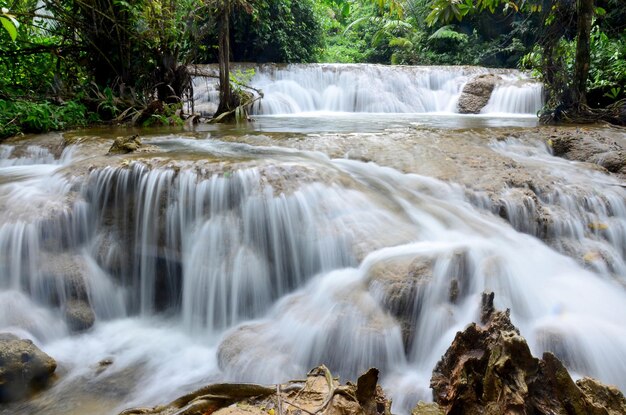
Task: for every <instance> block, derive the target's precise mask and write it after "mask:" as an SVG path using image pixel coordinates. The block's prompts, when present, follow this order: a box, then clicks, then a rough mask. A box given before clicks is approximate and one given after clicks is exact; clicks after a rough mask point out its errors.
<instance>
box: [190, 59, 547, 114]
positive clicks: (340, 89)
mask: <svg viewBox="0 0 626 415" xmlns="http://www.w3.org/2000/svg"><path fill="white" fill-rule="evenodd" d="M210 69H211V67H209V68H208V70H210ZM235 72H236V70H235ZM486 73H495V74H498V75H499V76H500V77H501V83H500V84H499V85H498V86H497V87H496V89H495V90H494V93H493V95H492V98H491V100H490V101H489V103H488V105H487V107H485V108H484V109H483V111H482V113H484V114H492V115H493V114H507V115H509V116H510V115H511V114H517V115H522V114H523V115H535V114H536V113H537V111H539V110H540V109H541V107H542V87H541V84H539V83H537V82H534V81H532V80H531V79H530V78H529V77H528V76H527V75H525V74H523V73H521V72H517V71H514V70H502V69H487V68H479V67H452V66H449V67H447V66H440V67H436V66H385V65H346V64H323V65H319V64H310V65H288V66H284V67H280V66H272V65H266V66H261V67H257V68H255V76H254V77H253V78H252V80H251V82H250V84H251V86H253V87H254V88H256V89H260V90H261V91H263V94H264V96H263V99H262V100H260V101H258V102H257V103H255V105H254V107H253V108H252V113H253V114H255V115H285V114H303V113H316V112H331V113H342V112H349V113H353V112H364V113H386V114H390V113H419V114H424V113H441V114H452V113H457V101H458V99H459V96H460V95H461V91H462V90H463V86H464V85H465V84H466V83H467V82H468V81H469V80H470V79H472V78H473V77H475V76H477V75H481V74H486ZM195 100H196V107H197V109H198V110H201V111H206V112H214V111H215V109H216V108H217V103H218V100H219V95H218V93H217V89H216V86H215V84H213V83H207V81H205V80H202V79H200V78H198V79H196V81H195Z"/></svg>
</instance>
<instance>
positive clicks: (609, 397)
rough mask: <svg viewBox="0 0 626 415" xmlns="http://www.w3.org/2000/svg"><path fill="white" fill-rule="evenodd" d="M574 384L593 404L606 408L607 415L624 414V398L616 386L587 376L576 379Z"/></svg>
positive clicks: (625, 410) (625, 409)
mask: <svg viewBox="0 0 626 415" xmlns="http://www.w3.org/2000/svg"><path fill="white" fill-rule="evenodd" d="M576 385H577V386H578V387H579V388H580V389H581V390H582V391H583V393H584V394H585V396H587V398H588V399H589V400H590V401H591V403H592V404H593V405H594V406H597V407H601V408H606V410H607V413H608V415H621V414H626V399H624V395H623V394H622V392H620V391H619V390H618V389H617V388H616V387H614V386H607V385H604V384H602V383H600V382H598V381H597V380H596V379H592V378H587V377H585V378H582V379H580V380H577V381H576Z"/></svg>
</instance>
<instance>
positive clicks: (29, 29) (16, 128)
mask: <svg viewBox="0 0 626 415" xmlns="http://www.w3.org/2000/svg"><path fill="white" fill-rule="evenodd" d="M621 2H622V0H597V1H592V0H579V1H578V2H575V1H574V0H156V1H148V0H128V1H127V0H91V1H85V0H39V1H37V0H13V1H10V0H9V1H7V0H0V6H2V11H1V12H0V21H1V23H2V26H3V29H0V108H1V111H0V136H8V135H12V134H15V133H16V132H20V131H33V132H38V131H46V130H50V129H60V128H68V127H72V126H79V125H83V124H85V123H86V122H88V121H91V120H104V121H106V120H133V121H135V122H141V123H143V124H149V123H154V122H158V123H162V122H172V121H171V118H172V117H170V116H169V114H176V113H177V110H179V109H181V110H182V109H183V108H182V104H183V102H185V101H186V98H188V96H189V94H190V93H191V82H190V80H191V77H190V74H189V72H188V69H187V68H188V66H187V65H188V64H189V63H192V62H196V63H207V62H220V69H221V83H222V84H223V88H222V95H221V98H222V101H223V105H222V106H221V110H220V112H228V111H232V110H233V109H234V108H236V107H237V106H238V105H239V104H241V103H242V102H244V101H245V96H238V95H237V94H236V93H233V92H232V91H231V89H230V82H228V80H229V79H231V78H232V76H231V74H230V73H229V70H228V61H252V62H289V63H290V62H376V63H388V64H417V65H430V64H452V65H454V64H463V65H466V64H472V65H485V66H494V67H495V66H499V67H522V68H526V69H529V70H532V71H534V73H535V74H536V76H538V77H540V78H542V79H543V80H544V82H545V83H546V84H547V86H548V88H547V90H548V93H549V100H548V108H547V110H548V111H547V113H550V114H552V115H553V116H554V115H555V114H556V115H557V117H556V118H558V114H559V113H560V112H562V109H563V107H564V106H565V107H568V108H569V107H571V106H572V105H574V103H576V105H578V104H580V103H582V104H588V105H589V107H607V106H610V105H611V104H614V103H616V102H619V101H620V100H621V99H624V98H625V97H626V91H625V90H624V85H626V10H625V9H624V8H623V7H620V3H621ZM581 4H582V5H586V6H587V8H586V9H582V8H581V7H582V6H581ZM622 5H623V3H622ZM577 7H578V8H577ZM587 26H588V27H587ZM583 29H584V30H583ZM581 33H582V39H583V40H584V39H587V41H588V42H589V43H588V47H586V49H585V48H583V46H584V45H585V44H586V43H585V41H580V39H581V37H580V36H581ZM577 39H578V41H577ZM578 45H580V47H579V46H578ZM581 48H582V49H584V50H581ZM581 54H582V55H581ZM585 54H586V55H589V63H588V65H587V67H585V63H584V62H583V61H582V60H581V59H582V58H581V57H584V56H585ZM577 62H578V63H577ZM583 69H584V70H583ZM581 71H582V72H581ZM581 79H582V80H581ZM576 82H578V84H575V83H576ZM580 90H584V91H585V92H587V93H586V94H585V95H583V96H581V95H580V94H579V93H578V92H576V91H580ZM44 114H47V115H44ZM553 118H555V117H553Z"/></svg>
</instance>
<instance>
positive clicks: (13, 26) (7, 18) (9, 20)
mask: <svg viewBox="0 0 626 415" xmlns="http://www.w3.org/2000/svg"><path fill="white" fill-rule="evenodd" d="M0 22H2V26H4V28H5V29H6V31H7V32H8V33H9V36H10V37H11V40H13V41H14V42H15V39H17V28H18V27H20V23H19V22H18V21H17V20H15V17H13V16H11V15H10V14H6V13H4V10H3V14H2V16H0Z"/></svg>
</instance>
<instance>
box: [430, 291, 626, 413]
mask: <svg viewBox="0 0 626 415" xmlns="http://www.w3.org/2000/svg"><path fill="white" fill-rule="evenodd" d="M482 309H483V313H482V317H483V318H484V322H485V326H484V327H481V326H478V325H476V324H471V325H469V326H468V327H467V328H466V329H465V331H463V332H459V333H457V335H456V337H455V339H454V341H453V343H452V345H451V347H450V348H449V349H448V351H447V352H446V353H445V355H444V356H443V357H442V359H441V360H440V361H439V363H437V366H436V367H435V369H434V371H433V376H432V378H431V387H432V388H433V396H434V399H435V401H436V402H437V403H438V404H439V405H440V406H441V407H442V408H443V409H444V411H445V413H449V414H467V415H474V414H476V415H478V414H483V415H499V414H546V415H548V414H567V415H583V414H585V415H595V414H598V415H600V414H603V415H608V414H614V413H615V414H617V413H624V412H623V410H622V411H621V412H619V411H620V410H621V409H619V408H623V405H626V400H624V397H623V395H621V394H620V393H619V391H617V390H616V389H615V388H611V387H607V386H604V385H601V384H599V383H597V382H595V381H593V382H585V383H583V384H582V386H581V385H577V384H576V383H575V382H574V381H573V380H572V378H571V377H570V375H569V373H568V372H567V369H565V367H564V366H563V364H562V363H561V362H560V361H559V360H558V359H557V358H556V357H555V356H554V355H553V354H551V353H544V355H543V356H542V358H541V359H538V358H535V357H533V356H532V354H531V352H530V349H529V347H528V344H527V343H526V340H525V339H524V338H523V337H522V336H521V335H520V332H519V331H518V329H517V328H516V327H515V326H513V324H512V323H511V320H510V317H509V311H508V310H507V311H506V312H501V311H496V310H494V309H493V294H491V293H486V294H485V295H484V296H483V306H482ZM615 408H618V409H617V412H615V411H616V409H615Z"/></svg>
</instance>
